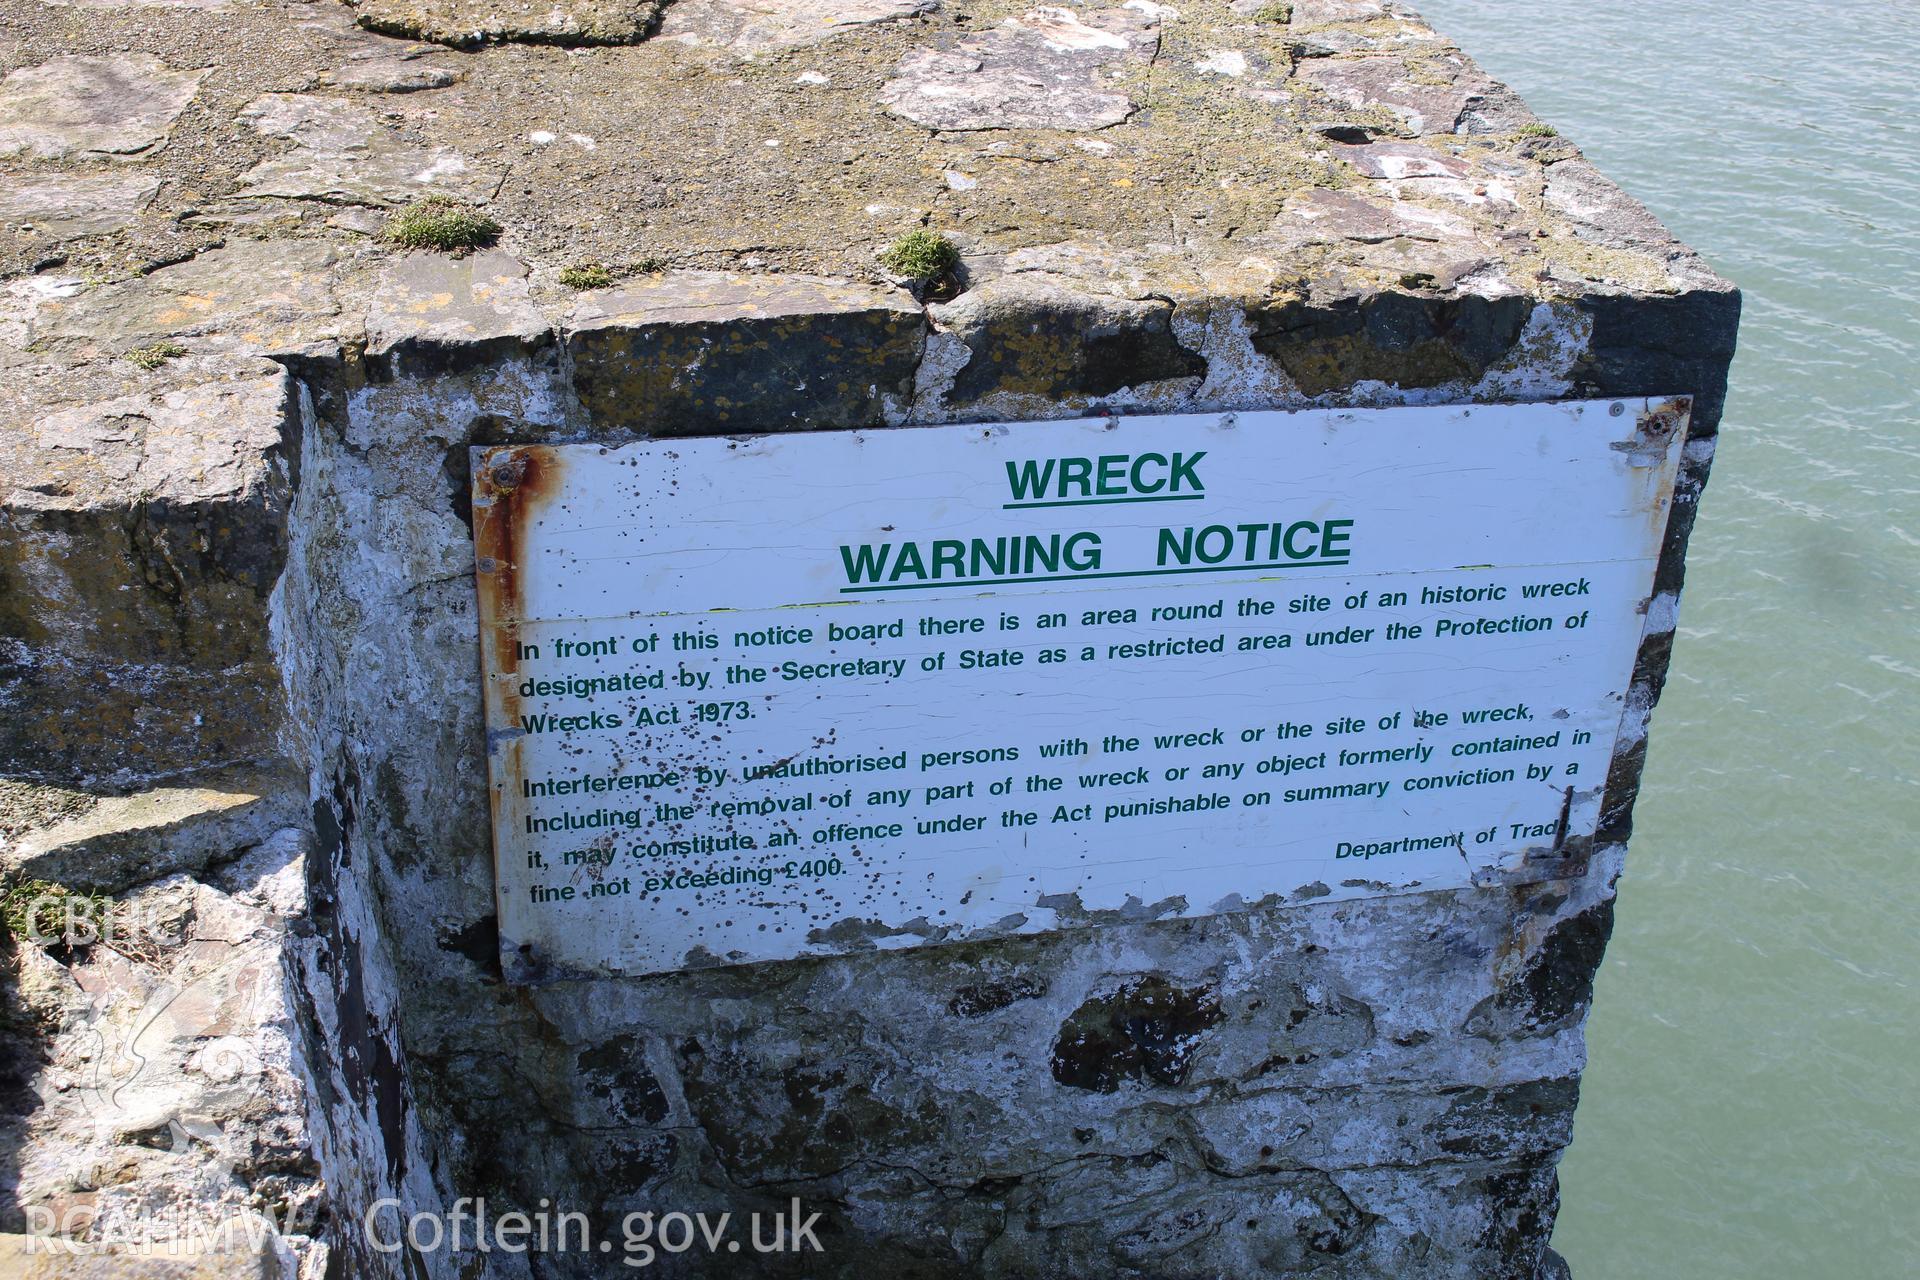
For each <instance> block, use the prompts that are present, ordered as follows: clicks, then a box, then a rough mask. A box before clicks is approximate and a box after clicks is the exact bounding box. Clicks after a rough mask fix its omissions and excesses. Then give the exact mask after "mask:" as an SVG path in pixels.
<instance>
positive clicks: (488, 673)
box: [474, 401, 1686, 981]
mask: <svg viewBox="0 0 1920 1280" xmlns="http://www.w3.org/2000/svg"><path fill="white" fill-rule="evenodd" d="M1685 410H1686V404H1685V402H1684V401H1675V402H1665V401H1634V402H1629V403H1621V402H1606V401H1601V402H1593V403H1585V404H1560V405H1520V406H1500V405H1481V406H1471V407H1448V408H1398V409H1383V410H1367V411H1311V412H1297V413H1283V412H1260V413H1240V414H1208V415H1176V416H1163V417H1140V418H1117V419H1115V418H1103V419H1087V420H1081V421H1068V422H1040V423H1021V424H1012V425H987V426H942V427H926V428H902V429H897V430H882V431H869V432H849V431H833V432H816V433H806V434H785V435H768V436H756V437H747V438H741V437H734V438H719V437H711V438H700V439H684V440H661V441H653V442H648V443H641V444H631V445H626V446H622V447H618V448H611V447H600V446H596V445H563V446H514V447H507V448H494V449H478V450H476V451H475V457H474V471H475V494H474V513H475V536H476V540H477V544H478V568H479V575H478V580H479V586H480V601H481V612H482V622H483V636H484V649H485V654H484V661H485V664H486V670H485V680H486V703H487V723H488V741H489V764H490V768H491V781H492V801H493V825H494V850H495V860H496V868H497V877H498V895H499V909H500V930H501V939H502V949H503V954H504V956H505V959H506V964H507V971H508V974H509V976H511V977H513V978H515V979H517V980H523V981H536V980H541V979H544V978H550V977H558V976H565V975H568V974H590V973H650V972H658V971H662V970H670V969H678V968H686V967H691V966H696V965H702V964H715V963H744V962H750V961H757V960H771V959H779V958H787V957H794V956H801V955H814V954H824V953H832V952H840V951H846V950H852V949H860V948H869V947H879V948H891V947H905V946H914V945H918V944H922V943H928V942H938V941H944V940H953V939H960V938H966V937H979V936H983V935H991V934H996V933H1010V932H1030V931H1036V930H1044V929H1054V928H1063V927H1073V926H1078V925H1087V924H1099V923H1103V922H1107V921H1118V920H1137V919H1148V918H1157V917H1166V916H1176V915H1206V914H1212V913H1216V912H1223V911H1231V910H1235V909H1243V908H1245V907H1250V906H1255V905H1259V904H1263V903H1279V902H1292V901H1300V900H1305V899H1315V898H1325V897H1329V896H1332V897H1338V896H1350V895H1354V894H1374V893H1390V892H1401V891H1407V890H1411V889H1440V888H1448V887H1455V886H1460V885H1465V884H1468V883H1471V882H1472V881H1473V880H1474V879H1475V878H1476V876H1485V875H1489V874H1499V873H1501V872H1502V871H1504V870H1511V869H1513V868H1515V867H1517V866H1518V865H1519V864H1520V863H1521V862H1522V861H1523V860H1525V859H1527V858H1529V857H1533V858H1539V857H1541V856H1553V855H1554V854H1555V853H1556V852H1558V851H1563V850H1567V849H1570V848H1571V849H1577V848H1578V847H1580V845H1581V844H1582V843H1583V842H1584V841H1585V840H1586V839H1587V838H1588V837H1590V836H1591V834H1592V832H1593V829H1594V825H1595V822H1596V819H1597V815H1598V811H1599V802H1600V796H1601V790H1602V787H1603V785H1604V782H1605V779H1606V775H1607V769H1608V763H1609V761H1610V759H1611V757H1612V755H1613V751H1614V744H1615V739H1616V737H1617V735H1618V732H1619V725H1620V719H1621V712H1622V701H1623V697H1624V694H1625V691H1626V688H1627V683H1628V680H1629V676H1630V674H1631V671H1632V668H1633V662H1634V656H1635V653H1636V651H1637V649H1638V647H1639V644H1640V640H1641V636H1642V632H1643V630H1644V626H1645V621H1646V611H1647V602H1648V594H1649V592H1650V590H1651V583H1652V577H1653V570H1654V563H1655V560H1656V558H1657V556H1658V553H1659V548H1660V543H1661V538H1662V534H1663V532H1664V530H1665V528H1666V523H1667V514H1668V508H1669V505H1670V503H1671V500H1672V489H1673V478H1674V472H1675V467H1676V464H1677V461H1678V456H1679V441H1680V439H1681V438H1682V437H1683V436H1684V434H1685V432H1684V422H1685Z"/></svg>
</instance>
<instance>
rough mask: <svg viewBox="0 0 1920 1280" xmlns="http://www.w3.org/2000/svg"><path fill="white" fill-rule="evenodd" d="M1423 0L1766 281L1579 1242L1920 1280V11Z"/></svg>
mask: <svg viewBox="0 0 1920 1280" xmlns="http://www.w3.org/2000/svg"><path fill="white" fill-rule="evenodd" d="M1420 7H1421V8H1422V10H1423V12H1424V13H1425V15H1426V16H1427V17H1428V18H1429V19H1430V20H1431V21H1432V22H1433V24H1434V25H1435V26H1436V27H1438V28H1440V29H1441V30H1443V31H1445V32H1447V33H1448V34H1449V35H1451V36H1453V37H1454V38H1456V39H1457V40H1458V41H1459V42H1460V43H1461V45H1462V46H1463V47H1465V48H1466V49H1467V51H1468V52H1469V53H1472V54H1473V55H1475V56H1476V57H1477V58H1478V59H1479V60H1480V62H1481V63H1482V65H1483V66H1485V67H1486V68H1487V70H1488V71H1490V72H1491V73H1492V74H1494V75H1495V76H1497V77H1499V78H1501V79H1503V80H1505V81H1507V82H1508V83H1509V84H1511V85H1513V86H1514V88H1516V89H1518V90H1519V91H1520V92H1521V94H1523V95H1524V96H1525V97H1526V98H1527V99H1528V101H1529V102H1530V103H1531V104H1532V105H1533V107H1534V109H1535V110H1536V111H1537V112H1538V113H1539V114H1540V115H1541V116H1542V117H1543V118H1544V119H1546V120H1549V121H1551V122H1552V123H1554V124H1556V125H1558V126H1559V127H1560V129H1561V131H1562V132H1563V133H1565V134H1566V135H1567V136H1569V137H1570V138H1572V139H1573V140H1574V141H1575V142H1577V143H1578V144H1580V146H1581V147H1582V148H1584V149H1585V151H1586V152H1587V154H1588V155H1589V156H1590V157H1592V159H1593V160H1594V161H1595V162H1596V163H1597V164H1599V166H1600V167H1601V168H1602V169H1604V170H1605V171H1606V172H1607V173H1608V174H1610V175H1611V176H1612V177H1613V178H1614V179H1615V180H1616V181H1617V182H1619V183H1620V184H1621V185H1622V186H1624V187H1626V188H1627V189H1628V190H1629V191H1631V192H1632V193H1633V194H1634V195H1636V196H1638V197H1639V198H1640V199H1642V200H1644V201H1645V202H1646V203H1647V204H1648V205H1650V206H1651V207H1652V208H1653V210H1654V212H1655V213H1657V214H1659V215H1660V216H1661V218H1663V219H1664V220H1665V221H1666V223H1667V225H1668V226H1669V227H1671V228H1673V230H1674V231H1675V232H1676V233H1677V234H1678V235H1679V236H1681V237H1682V238H1683V239H1685V240H1687V241H1688V242H1690V243H1691V244H1692V245H1694V247H1696V248H1697V249H1699V250H1700V251H1701V253H1703V254H1704V255H1705V256H1706V257H1707V259H1708V260H1709V261H1710V262H1711V263H1712V264H1713V265H1714V267H1715V268H1717V269H1718V270H1719V271H1720V272H1721V273H1722V274H1724V275H1726V276H1728V277H1730V278H1731V279H1733V280H1734V281H1736V282H1737V283H1739V284H1740V285H1741V286H1742V288H1743V289H1744V290H1745V292H1746V311H1745V320H1744V322H1743V325H1742V329H1741V335H1740V355H1739V358H1738V359H1737V361H1736V362H1735V364H1734V369H1733V389H1732V395H1731V399H1730V402H1729V405H1728V410H1727V417H1726V421H1725V424H1724V427H1723V435H1722V437H1721V443H1720V451H1719V455H1718V459H1717V461H1716V463H1715V467H1714V474H1713V479H1712V482H1711V483H1710V484H1709V486H1708V489H1707V496H1706V500H1705V501H1704V503H1703V504H1702V508H1701V518H1700V525H1699V528H1698V531H1697V532H1696V533H1695V535H1694V539H1693V550H1692V555H1691V559H1690V565H1691V567H1690V571H1689V577H1688V582H1687V591H1686V595H1685V598H1684V602H1683V605H1682V609H1681V629H1680V642H1679V644H1678V646H1677V647H1676V650H1675V654H1674V674H1673V679H1672V681H1671V683H1670V684H1669V686H1668V690H1667V695H1666V699H1665V701H1664V702H1662V704H1661V706H1660V709H1659V712H1658V713H1657V714H1656V716H1655V718H1654V727H1653V741H1652V755H1651V758H1650V760H1649V763H1648V770H1647V781H1646V787H1645V790H1644V791H1643V792H1642V793H1641V799H1640V808H1639V816H1638V825H1637V829H1636V832H1635V838H1634V844H1633V849H1632V852H1631V854H1630V856H1629V858H1628V863H1627V868H1628V870H1627V876H1626V878H1625V879H1624V880H1623V881H1622V882H1621V886H1620V910H1619V917H1618V925H1617V929H1616V932H1615V934H1614V941H1613V946H1612V949H1611V950H1610V951H1609V952H1608V955H1607V960H1606V964H1605V966H1604V967H1603V968H1602V970H1601V976H1600V982H1599V988H1598V993H1597V996H1596V1003H1595V1007H1594V1012H1593V1018H1592V1022H1591V1024H1590V1027H1589V1050H1590V1054H1591V1062H1590V1066H1589V1069H1588V1074H1587V1077H1586V1087H1585V1093H1584V1097H1583V1100H1582V1102H1581V1104H1580V1112H1579V1118H1578V1120H1577V1122H1576V1125H1575V1131H1574V1143H1573V1148H1572V1151H1571V1153H1570V1154H1569V1156H1568V1158H1567V1160H1566V1162H1565V1164H1564V1165H1563V1166H1562V1171H1561V1172H1562V1192H1563V1195H1564V1197H1565V1207H1564V1209H1563V1212H1562V1216H1561V1219H1560V1227H1559V1230H1558V1232H1557V1233H1556V1236H1555V1242H1556V1245H1557V1247H1559V1248H1560V1250H1561V1251H1562V1252H1563V1253H1564V1254H1565V1255H1566V1257H1567V1259H1568V1260H1569V1261H1570V1262H1571V1263H1572V1264H1573V1269H1574V1272H1575V1275H1576V1276H1577V1277H1579V1278H1580V1280H1601V1278H1605V1277H1639V1276H1680V1277H1687V1278H1688V1280H1708V1278H1710V1277H1729V1278H1732V1277H1738V1278H1739V1280H1761V1278H1763V1277H1782V1278H1785V1277H1794V1278H1795V1280H1800V1278H1806V1277H1836V1278H1840V1280H1853V1278H1855V1277H1882V1276H1889V1277H1891V1276H1915V1275H1920V964H1917V963H1916V961H1917V960H1920V854H1917V853H1916V844H1915V840H1916V833H1920V745H1916V744H1920V608H1916V600H1917V599H1920V396H1916V393H1915V384H1916V381H1920V359H1917V358H1916V357H1917V355H1920V128H1917V127H1916V108H1920V5H1916V4H1915V3H1912V2H1911V0H1852V2H1849V3H1836V4H1825V5H1822V4H1805V3H1799V4H1786V3H1780V2H1779V0H1758V2H1757V3H1745V4H1739V5H1734V4H1726V3H1685V2H1684V0H1668V2H1667V3H1650V2H1649V0H1617V2H1615V3H1609V4H1596V3H1591V0H1588V2H1585V3H1575V2H1572V0H1546V2H1543V3H1532V4H1521V3H1504V4H1503V3H1492V2H1489V0H1427V2H1426V3H1424V4H1422V5H1421V6H1420Z"/></svg>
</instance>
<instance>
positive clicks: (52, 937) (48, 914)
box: [0, 880, 113, 947]
mask: <svg viewBox="0 0 1920 1280" xmlns="http://www.w3.org/2000/svg"><path fill="white" fill-rule="evenodd" d="M112 912H113V899H112V898H110V897H108V896H107V895H106V894H104V893H85V892H81V891H79V890H75V889H69V888H68V887H67V886H66V885H63V884H55V883H54V882H53V881H51V880H16V881H14V882H13V883H12V884H9V885H8V886H7V888H6V890H5V892H4V893H0V921H4V922H5V924H6V927H7V933H8V934H9V935H11V936H12V938H13V939H14V941H15V942H27V943H31V944H33V945H34V946H37V947H63V946H76V945H78V946H84V945H86V944H87V943H89V942H93V941H95V940H97V939H99V938H101V937H104V936H105V935H106V933H107V922H108V917H109V916H110V915H111V914H112Z"/></svg>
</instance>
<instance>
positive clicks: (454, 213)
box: [382, 196, 500, 254]
mask: <svg viewBox="0 0 1920 1280" xmlns="http://www.w3.org/2000/svg"><path fill="white" fill-rule="evenodd" d="M382 235H383V236H384V237H385V238H386V239H387V240H388V241H389V242H390V243H393V244H397V245H399V246H400V247H401V248H403V249H433V250H437V251H438V252H441V253H454V254H461V253H469V252H471V251H472V250H474V249H484V248H486V247H487V246H488V245H490V244H492V243H493V242H494V241H495V240H498V239H499V238H500V224H499V223H498V222H495V221H494V220H493V219H492V218H490V217H488V216H487V215H486V214H484V213H482V212H480V211H479V210H477V209H470V208H468V207H467V206H465V205H463V204H461V203H460V202H459V201H457V200H454V199H452V198H450V197H448V196H425V197H422V198H421V199H419V200H415V201H414V202H413V203H412V204H410V205H408V206H407V207H406V208H404V209H402V210H401V211H400V212H398V213H396V214H394V215H393V217H391V218H389V219H388V220H387V226H386V230H385V231H384V232H382Z"/></svg>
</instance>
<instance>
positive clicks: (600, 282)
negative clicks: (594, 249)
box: [560, 262, 615, 289]
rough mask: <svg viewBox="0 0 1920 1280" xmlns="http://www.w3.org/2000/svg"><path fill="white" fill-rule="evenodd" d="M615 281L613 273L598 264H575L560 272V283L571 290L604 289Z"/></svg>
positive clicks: (563, 268)
mask: <svg viewBox="0 0 1920 1280" xmlns="http://www.w3.org/2000/svg"><path fill="white" fill-rule="evenodd" d="M614 279H615V276H614V274H613V272H611V271H609V270H607V269H606V268H605V267H603V266H601V265H600V264H599V263H597V262H580V263H575V264H574V265H573V266H571V267H562V268H561V270H560V283H561V284H563V285H565V286H567V288H569V289H604V288H606V287H607V286H608V285H610V284H612V283H613V282H614Z"/></svg>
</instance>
